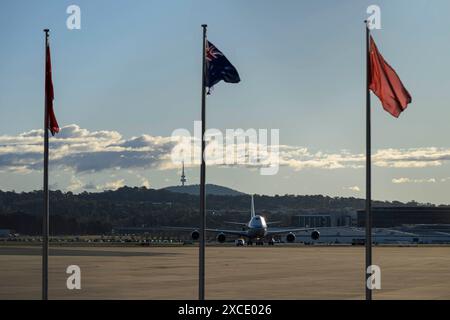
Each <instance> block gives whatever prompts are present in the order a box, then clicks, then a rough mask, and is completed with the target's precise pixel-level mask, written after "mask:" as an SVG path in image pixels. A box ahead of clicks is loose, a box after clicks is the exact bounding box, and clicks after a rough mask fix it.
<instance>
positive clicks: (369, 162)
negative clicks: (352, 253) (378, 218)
mask: <svg viewBox="0 0 450 320" xmlns="http://www.w3.org/2000/svg"><path fill="white" fill-rule="evenodd" d="M365 24H366V60H367V61H366V63H367V66H366V74H367V83H366V210H365V211H366V269H365V271H364V273H365V275H366V276H365V281H364V286H365V288H366V300H368V301H370V300H372V289H371V288H369V287H368V286H367V280H368V279H369V277H370V274H369V273H367V271H368V268H369V267H370V266H371V265H372V159H371V157H372V139H371V114H370V113H371V108H370V102H371V101H370V89H369V85H370V29H369V25H368V21H365Z"/></svg>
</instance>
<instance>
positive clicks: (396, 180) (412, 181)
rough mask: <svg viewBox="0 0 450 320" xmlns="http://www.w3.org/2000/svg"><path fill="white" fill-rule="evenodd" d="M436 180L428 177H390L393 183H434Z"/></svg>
mask: <svg viewBox="0 0 450 320" xmlns="http://www.w3.org/2000/svg"><path fill="white" fill-rule="evenodd" d="M436 182H437V180H436V179H435V178H430V179H411V178H395V179H392V183H394V184H405V183H436Z"/></svg>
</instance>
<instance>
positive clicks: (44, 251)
mask: <svg viewBox="0 0 450 320" xmlns="http://www.w3.org/2000/svg"><path fill="white" fill-rule="evenodd" d="M44 32H45V56H46V59H45V64H46V66H45V70H46V71H45V72H47V63H48V59H47V47H48V38H49V32H50V30H49V29H44ZM46 86H47V83H46ZM47 98H48V97H47V89H46V90H45V107H44V109H45V111H44V208H43V209H44V212H43V219H42V300H48V236H49V226H48V222H49V192H48V101H47V100H48V99H47Z"/></svg>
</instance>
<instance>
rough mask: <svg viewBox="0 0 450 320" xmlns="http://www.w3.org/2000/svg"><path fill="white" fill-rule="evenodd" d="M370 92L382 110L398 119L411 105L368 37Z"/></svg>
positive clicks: (390, 69) (407, 96)
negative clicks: (373, 94) (376, 98)
mask: <svg viewBox="0 0 450 320" xmlns="http://www.w3.org/2000/svg"><path fill="white" fill-rule="evenodd" d="M369 88H370V90H372V91H373V93H375V95H376V96H377V97H378V98H379V99H380V100H381V104H382V105H383V108H384V110H386V111H387V112H389V113H390V114H392V115H393V116H394V117H396V118H398V117H399V116H400V114H401V113H402V112H403V111H404V110H405V109H406V108H407V107H408V104H410V103H411V101H412V99H411V95H410V94H409V93H408V90H406V88H405V87H404V86H403V83H402V81H401V80H400V78H399V76H398V75H397V73H396V72H395V70H394V69H392V67H391V66H390V65H389V64H388V63H387V62H386V61H385V60H384V58H383V56H382V55H381V54H380V52H379V51H378V48H377V46H376V44H375V41H374V40H373V38H372V37H370V84H369Z"/></svg>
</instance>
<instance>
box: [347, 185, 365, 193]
mask: <svg viewBox="0 0 450 320" xmlns="http://www.w3.org/2000/svg"><path fill="white" fill-rule="evenodd" d="M344 189H347V190H350V191H353V192H360V191H361V189H360V188H359V187H358V186H353V187H347V188H344Z"/></svg>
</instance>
